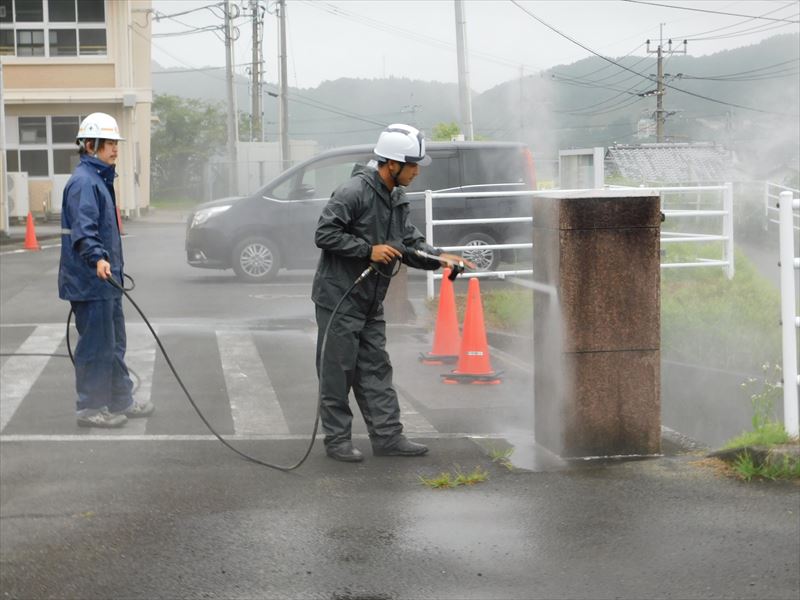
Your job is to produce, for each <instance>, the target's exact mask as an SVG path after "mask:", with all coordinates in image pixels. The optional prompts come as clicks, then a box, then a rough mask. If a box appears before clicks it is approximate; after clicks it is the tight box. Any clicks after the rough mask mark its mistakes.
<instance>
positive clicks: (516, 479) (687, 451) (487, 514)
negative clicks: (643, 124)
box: [0, 238, 800, 600]
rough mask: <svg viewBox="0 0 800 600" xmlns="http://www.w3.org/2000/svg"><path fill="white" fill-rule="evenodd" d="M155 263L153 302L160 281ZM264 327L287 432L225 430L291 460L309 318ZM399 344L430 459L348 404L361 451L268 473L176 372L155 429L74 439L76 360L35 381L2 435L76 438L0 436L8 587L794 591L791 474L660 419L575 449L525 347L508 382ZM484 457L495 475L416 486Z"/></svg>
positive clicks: (511, 359)
mask: <svg viewBox="0 0 800 600" xmlns="http://www.w3.org/2000/svg"><path fill="white" fill-rule="evenodd" d="M139 239H141V238H139ZM142 279H143V280H144V281H143V282H142V284H141V288H140V293H141V294H142V295H143V296H145V297H146V294H147V292H148V286H152V285H154V284H153V283H152V282H150V283H148V281H147V278H146V277H144V276H143V277H142ZM158 281H160V280H156V282H158ZM203 289H204V290H205V289H206V288H203ZM253 289H255V288H253ZM259 289H260V288H259ZM257 291H258V290H257ZM206 295H210V294H206ZM233 295H236V294H233ZM238 295H241V294H238ZM221 296H224V294H221ZM26 298H27V296H26ZM205 299H206V300H208V301H212V300H214V298H205ZM251 300H253V299H251ZM195 301H196V302H199V301H200V300H199V299H196V300H195ZM214 301H216V300H214ZM221 301H222V300H220V302H221ZM227 302H228V303H229V304H230V303H231V302H233V299H232V298H228V299H227ZM253 302H255V300H253ZM293 302H297V300H295V301H293ZM27 304H28V305H29V306H34V307H35V306H37V305H35V304H33V303H32V302H28V303H27ZM148 305H149V303H148ZM270 306H271V305H270ZM170 314H176V315H180V317H181V318H183V317H184V315H183V313H182V312H181V313H170ZM237 314H238V313H237ZM8 316H9V313H6V315H5V317H4V318H7V317H8ZM176 318H177V317H173V319H176ZM239 318H243V317H242V315H239ZM292 319H294V320H292ZM280 323H283V324H284V325H285V324H287V323H288V324H290V325H291V327H289V326H287V327H285V328H283V327H279V326H278V325H279V324H280ZM263 325H264V327H268V326H270V327H272V326H275V327H276V328H275V329H274V330H273V331H272V334H271V336H269V340H268V341H269V343H268V344H267V343H264V340H262V337H260V336H256V338H255V339H256V343H257V345H258V348H259V350H260V351H261V355H262V357H263V359H264V361H265V364H268V366H270V367H271V368H270V370H269V374H270V378H271V380H272V385H273V387H274V388H275V391H276V394H277V395H278V396H279V397H280V399H281V402H282V405H283V406H284V412H285V414H286V418H287V422H288V424H289V426H290V427H289V429H290V431H291V435H282V436H277V435H276V436H268V435H265V436H263V437H262V438H259V436H252V435H251V436H240V437H239V438H236V439H234V441H233V443H234V444H235V446H236V447H237V448H239V449H241V450H243V451H245V452H247V453H249V454H252V455H254V456H256V457H258V458H260V459H262V460H267V461H270V462H276V463H280V464H291V463H293V462H295V461H296V460H297V459H298V458H299V457H300V456H302V454H303V452H304V450H305V448H306V445H307V434H305V433H303V432H305V431H306V429H305V428H306V427H308V430H309V432H310V428H311V422H310V419H309V415H310V414H312V413H313V404H309V401H308V399H309V397H311V396H312V395H313V389H314V382H313V377H311V378H309V377H308V368H307V365H308V364H311V363H310V358H311V356H313V341H312V337H313V336H312V334H313V333H314V331H313V328H312V329H311V330H309V329H307V328H306V326H307V323H305V322H304V321H303V320H302V319H300V318H298V317H297V316H296V315H294V316H292V315H288V316H286V317H285V320H284V321H280V322H278V321H276V320H275V319H272V320H269V321H266V322H265V323H264V324H263ZM284 329H286V330H285V331H284ZM211 332H212V333H213V330H211ZM275 332H281V334H280V335H277V334H276V333H275ZM203 333H204V336H205V332H203ZM4 335H12V334H8V333H6V334H4ZM14 335H15V334H14ZM20 335H21V334H20ZM205 337H213V336H211V335H210V334H209V336H205ZM173 339H174V340H175V341H178V339H180V341H181V345H178V344H175V346H173V345H170V346H169V347H170V349H172V348H173V347H176V355H178V356H180V355H181V352H180V350H181V348H182V347H185V348H186V349H185V351H184V352H183V355H184V356H185V355H191V354H192V352H191V351H192V350H193V351H194V352H195V354H196V356H195V357H194V359H195V361H196V364H195V365H194V370H193V371H192V373H193V377H196V378H198V380H199V381H200V382H202V387H201V391H203V392H205V393H206V395H208V396H209V398H210V397H211V396H213V397H215V398H216V397H219V396H220V394H219V390H218V389H216V388H214V384H213V380H212V379H210V377H211V375H212V374H213V373H212V372H213V369H212V367H211V366H210V365H212V364H214V362H215V361H216V362H218V356H217V355H214V354H213V353H212V352H206V351H205V350H204V349H203V347H202V346H201V345H200V344H201V343H203V339H204V337H203V336H199V335H197V336H195V337H191V338H188V337H187V338H185V339H184V338H173ZM275 340H279V342H276V341H275ZM389 340H390V347H389V350H390V352H391V356H392V361H393V363H394V367H395V381H396V382H397V384H398V391H399V393H400V395H401V400H402V401H403V402H404V403H405V405H406V406H408V407H412V408H413V409H415V411H416V412H415V411H406V410H405V409H404V420H405V421H406V423H407V425H409V429H410V430H411V431H413V432H414V433H413V434H412V435H410V437H412V438H414V439H417V440H421V441H424V442H425V443H427V444H428V445H429V446H430V449H431V450H430V453H429V454H428V455H427V456H424V457H418V458H392V457H373V456H372V455H371V452H370V450H369V442H368V440H367V439H366V437H365V435H364V427H363V424H362V423H361V419H360V417H356V419H355V427H354V431H355V432H356V435H355V444H356V446H358V447H359V448H360V449H361V450H362V451H363V452H364V453H365V455H366V460H365V461H364V462H363V463H360V464H344V463H338V462H335V461H333V460H330V459H328V458H326V457H325V456H324V453H323V452H322V448H321V445H319V443H318V445H317V446H316V447H315V449H314V450H313V452H312V453H311V455H310V457H309V459H308V461H307V462H306V463H305V464H304V465H303V466H302V467H301V468H300V469H298V470H297V471H294V472H292V473H283V472H279V471H275V470H272V469H268V468H264V467H261V466H258V465H255V464H254V463H251V462H247V461H245V460H243V459H241V458H240V457H238V456H236V455H235V454H233V453H232V452H230V451H228V450H226V449H225V448H224V447H222V446H221V445H220V444H219V442H218V441H216V440H213V439H209V436H208V435H206V434H205V431H204V430H203V432H202V433H203V434H202V435H201V434H197V433H196V431H200V429H198V428H199V427H200V426H199V425H198V423H197V419H196V417H195V416H194V415H192V414H191V413H190V411H189V409H188V408H187V407H186V406H184V405H185V403H186V401H185V398H183V397H182V396H180V392H179V391H177V388H167V386H166V384H165V383H163V382H161V387H160V389H161V390H164V389H171V390H172V391H170V392H169V394H168V395H169V398H168V399H167V398H166V397H165V396H164V395H162V396H159V402H158V406H159V408H158V409H157V412H156V415H154V417H153V418H152V425H153V432H151V431H150V428H149V427H148V429H147V431H146V432H145V433H146V434H142V435H132V436H130V437H128V438H125V437H117V438H115V437H114V436H113V435H112V434H109V435H104V434H103V433H102V432H95V431H93V432H92V434H91V435H89V434H87V435H85V436H79V435H76V434H75V432H74V429H75V428H74V421H72V415H71V411H70V410H69V407H67V406H64V402H63V398H62V397H61V396H63V381H64V376H59V374H58V373H54V374H52V377H51V378H46V379H45V380H43V381H41V382H40V383H39V385H38V387H37V388H36V389H35V390H34V392H35V393H33V394H30V395H29V398H27V399H26V403H25V406H23V407H22V408H21V409H20V413H19V414H18V415H17V421H14V422H12V423H10V427H9V429H8V430H7V431H6V432H4V433H5V434H12V433H14V432H19V433H26V432H35V431H38V430H39V428H43V427H52V432H55V433H58V434H60V432H61V429H59V427H62V423H61V421H62V420H63V421H64V423H63V425H64V427H66V429H64V431H66V432H68V433H69V435H63V436H61V437H59V435H52V436H51V437H50V438H48V437H47V436H42V437H39V438H37V439H33V438H30V439H28V438H25V437H24V436H20V438H19V439H14V438H11V437H10V436H6V439H4V440H2V443H0V597H2V598H4V599H5V598H148V599H149V598H287V599H296V598H321V599H331V600H334V599H335V600H367V599H376V600H390V599H391V600H395V599H397V600H400V599H423V598H431V599H473V598H475V599H498V600H500V599H534V598H565V599H567V598H587V599H595V598H632V599H633V598H637V599H638V598H737V599H738V598H754V599H755V598H758V599H765V598H769V599H780V600H782V599H792V600H797V598H798V594H799V593H800V486H798V485H796V484H794V483H782V482H762V481H755V482H751V483H743V482H740V481H737V480H733V479H730V478H727V477H725V476H724V475H721V474H720V473H719V472H718V471H717V470H716V469H714V468H713V463H710V462H709V461H707V460H705V453H706V451H707V449H704V448H702V447H700V446H697V445H696V444H693V443H692V441H691V440H688V439H686V438H684V437H682V436H681V435H680V434H679V433H676V432H671V431H669V430H665V432H664V440H665V443H664V451H665V455H664V456H659V457H655V458H649V459H643V460H606V461H574V462H565V461H562V460H561V459H559V458H558V457H554V456H553V455H552V454H550V453H548V452H547V451H546V450H544V449H542V448H540V447H538V446H537V445H536V444H534V442H533V441H532V439H531V436H530V431H531V429H532V415H531V410H530V406H531V405H532V401H531V397H530V389H531V382H530V373H529V372H528V371H527V370H526V368H525V361H522V360H520V359H518V358H515V357H516V356H517V355H518V353H517V352H516V351H514V352H510V353H505V352H503V351H501V350H499V349H496V348H494V346H493V351H492V359H493V364H494V365H495V366H496V367H498V368H502V369H503V370H504V371H505V380H504V382H503V383H502V384H501V385H499V386H450V385H444V384H442V383H440V382H439V381H438V378H439V373H441V372H445V371H446V370H447V368H442V367H425V366H422V365H420V364H419V362H418V361H417V355H418V353H419V352H420V351H424V350H427V349H429V348H430V346H429V344H430V338H429V336H428V334H427V333H426V332H425V330H424V329H421V328H418V327H392V328H390V331H389ZM262 343H264V345H263V346H262V345H261V344H262ZM295 348H297V349H299V350H297V351H298V352H302V353H304V354H303V355H302V356H300V355H296V354H294V352H295V350H294V349H295ZM201 356H202V357H203V361H207V362H200V359H199V358H198V357H201ZM184 360H185V359H184ZM495 361H496V362H495ZM273 363H274V364H273ZM179 367H184V368H185V365H179ZM60 368H62V367H59V366H57V365H53V369H54V370H57V369H60ZM184 368H181V371H182V372H183V371H184ZM217 368H218V365H217ZM205 377H208V378H209V379H204V378H205ZM201 378H202V379H201ZM156 383H159V379H158V378H156ZM59 386H60V387H59ZM195 386H197V384H195ZM154 388H155V386H154ZM193 389H195V388H193ZM160 393H162V394H167V392H164V391H162V392H160ZM168 401H169V402H174V403H175V405H176V406H177V405H179V406H180V407H181V409H186V411H185V412H179V411H177V410H175V411H173V412H170V409H169V407H168V405H167V402H168ZM210 401H211V400H209V402H210ZM51 402H52V404H50V403H51ZM220 402H221V403H224V406H218V407H214V410H217V409H218V410H219V411H220V414H221V415H223V414H227V413H224V412H223V408H224V409H225V410H227V409H228V408H229V407H228V405H227V402H226V401H225V400H221V401H220ZM55 407H59V408H55ZM290 408H291V410H290ZM62 413H63V414H62ZM25 417H30V418H29V419H26V418H25ZM220 420H221V419H220ZM295 423H300V424H302V427H301V428H299V429H298V428H297V426H296V425H295ZM184 427H185V428H187V429H186V430H184V429H183V428H184ZM52 432H51V433H52ZM121 433H124V432H121ZM155 433H161V434H166V433H169V434H170V435H155ZM95 434H96V435H95ZM507 450H511V451H512V452H511V454H507V452H506V451H507ZM504 457H507V459H508V461H509V463H510V464H506V463H505V461H504V460H502V459H503V458H504ZM475 469H477V470H478V471H481V472H485V473H486V479H485V481H482V482H479V483H476V484H474V485H465V486H460V487H456V488H453V489H440V490H437V489H431V488H430V487H427V486H426V485H423V482H422V481H421V479H422V478H429V479H430V478H435V477H437V476H439V475H440V474H441V473H443V472H446V473H450V474H451V475H455V474H457V473H459V472H460V473H471V472H473V470H475Z"/></svg>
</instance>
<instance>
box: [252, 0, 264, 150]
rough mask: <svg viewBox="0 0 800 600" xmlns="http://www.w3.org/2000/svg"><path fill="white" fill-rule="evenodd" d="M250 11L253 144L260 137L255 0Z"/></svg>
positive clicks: (258, 21)
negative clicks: (251, 28)
mask: <svg viewBox="0 0 800 600" xmlns="http://www.w3.org/2000/svg"><path fill="white" fill-rule="evenodd" d="M250 10H251V11H252V15H251V18H252V25H253V44H252V50H253V53H252V60H253V66H252V71H253V72H252V79H253V85H252V88H251V89H250V127H251V129H252V133H251V134H250V141H251V142H253V141H255V140H256V139H259V138H260V137H261V60H260V50H259V48H261V15H260V14H259V10H260V7H259V5H258V2H257V0H250Z"/></svg>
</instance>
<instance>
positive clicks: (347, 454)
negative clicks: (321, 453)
mask: <svg viewBox="0 0 800 600" xmlns="http://www.w3.org/2000/svg"><path fill="white" fill-rule="evenodd" d="M325 454H327V455H328V456H330V457H331V458H332V459H334V460H340V461H342V462H361V461H362V460H364V455H363V454H362V453H361V451H360V450H359V449H358V448H355V447H354V446H353V443H352V442H343V443H341V444H338V445H336V446H328V447H327V448H325Z"/></svg>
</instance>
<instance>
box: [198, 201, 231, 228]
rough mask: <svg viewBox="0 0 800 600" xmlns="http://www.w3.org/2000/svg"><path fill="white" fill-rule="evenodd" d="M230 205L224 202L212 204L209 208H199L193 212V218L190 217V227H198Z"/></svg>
mask: <svg viewBox="0 0 800 600" xmlns="http://www.w3.org/2000/svg"><path fill="white" fill-rule="evenodd" d="M230 207H231V205H230V204H226V205H224V206H212V207H211V208H203V209H201V210H198V211H197V212H196V213H194V218H193V219H192V227H199V226H200V225H202V224H203V223H205V222H206V221H208V220H209V219H210V218H211V217H213V216H214V215H218V214H220V213H224V212H225V211H226V210H228V209H229V208H230Z"/></svg>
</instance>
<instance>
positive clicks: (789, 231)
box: [778, 191, 800, 437]
mask: <svg viewBox="0 0 800 600" xmlns="http://www.w3.org/2000/svg"><path fill="white" fill-rule="evenodd" d="M798 209H800V199H797V198H794V197H793V194H792V192H791V191H783V192H781V193H780V197H779V202H778V210H779V211H780V221H779V227H780V229H779V233H780V263H779V264H780V269H781V333H782V336H781V337H782V354H783V422H784V427H785V428H786V432H787V433H788V434H789V435H791V436H793V437H798V436H800V418H799V417H798V405H797V388H798V386H800V377H798V375H797V329H798V327H800V317H798V316H797V300H796V297H795V273H796V272H797V270H798V269H800V258H798V257H797V255H796V254H795V249H794V238H795V235H794V231H795V229H796V227H794V219H795V217H794V211H795V210H798Z"/></svg>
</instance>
